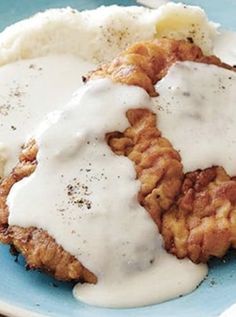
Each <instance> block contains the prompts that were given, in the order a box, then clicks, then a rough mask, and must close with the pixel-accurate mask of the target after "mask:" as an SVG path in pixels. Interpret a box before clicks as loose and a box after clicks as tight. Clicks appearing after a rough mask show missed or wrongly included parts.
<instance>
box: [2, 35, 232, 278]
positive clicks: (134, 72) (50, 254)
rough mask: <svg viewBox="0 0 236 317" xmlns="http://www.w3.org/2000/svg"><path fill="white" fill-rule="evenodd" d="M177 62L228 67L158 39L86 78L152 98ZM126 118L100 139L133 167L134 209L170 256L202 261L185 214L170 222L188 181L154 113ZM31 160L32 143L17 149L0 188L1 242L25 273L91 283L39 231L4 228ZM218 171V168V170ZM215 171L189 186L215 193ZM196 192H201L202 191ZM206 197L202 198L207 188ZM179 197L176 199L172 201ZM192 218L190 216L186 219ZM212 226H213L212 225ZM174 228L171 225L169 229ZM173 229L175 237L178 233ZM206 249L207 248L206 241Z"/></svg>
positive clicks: (194, 50)
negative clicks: (144, 214) (140, 210)
mask: <svg viewBox="0 0 236 317" xmlns="http://www.w3.org/2000/svg"><path fill="white" fill-rule="evenodd" d="M177 60H179V61H184V60H190V61H197V62H204V63H212V64H216V65H219V66H222V67H226V68H230V67H229V66H228V65H225V64H223V63H221V61H220V60H219V59H218V58H216V57H214V56H211V57H205V56H204V55H203V53H202V51H201V50H200V48H198V47H197V46H195V45H194V44H192V43H189V42H187V41H175V40H167V39H162V40H155V41H151V42H144V43H138V44H136V45H134V46H132V47H131V48H129V49H128V50H127V51H125V52H124V53H122V54H121V55H120V56H119V57H118V58H116V59H115V60H114V61H113V62H112V63H111V64H109V65H104V66H103V67H101V68H100V69H99V70H97V71H96V72H93V73H91V74H90V75H89V76H88V77H87V79H89V78H94V77H97V76H101V77H104V76H109V77H110V78H111V79H112V80H113V81H116V82H121V83H126V84H130V85H138V86H140V87H142V88H144V89H145V90H146V91H147V92H148V93H149V94H150V95H151V96H153V95H155V94H156V92H155V90H154V84H155V83H156V82H157V81H158V80H160V79H161V78H162V77H163V76H164V75H165V74H166V72H167V70H168V68H169V67H170V66H171V65H172V64H173V63H174V62H175V61H177ZM127 118H128V121H129V123H130V127H129V128H128V129H126V130H125V131H119V132H117V131H115V132H111V133H108V134H107V135H106V138H107V142H108V144H109V146H110V147H111V149H112V150H113V151H114V152H115V153H116V154H118V155H125V156H127V157H128V158H129V159H130V160H132V161H133V162H134V166H135V169H136V172H137V178H138V179H139V180H140V182H141V189H140V192H139V201H140V204H141V205H142V206H144V207H145V208H146V210H147V211H148V212H149V213H150V215H151V216H152V218H153V220H154V221H155V222H156V223H157V225H158V226H159V229H160V231H162V233H163V236H164V239H165V243H166V246H167V249H168V250H169V251H170V252H172V253H174V254H176V255H177V256H179V257H185V256H189V257H191V259H192V260H193V261H196V262H199V261H201V260H205V259H207V258H208V256H206V257H205V258H204V259H203V257H201V258H200V256H199V254H201V255H202V254H203V253H202V252H200V253H198V255H197V256H195V257H194V256H192V254H197V252H196V250H195V248H196V247H195V246H198V247H199V246H200V247H201V244H197V243H190V242H191V241H195V240H196V238H195V239H194V237H198V236H199V235H200V233H199V235H197V234H195V235H191V230H192V228H193V221H190V223H191V226H189V227H188V226H187V225H186V221H187V219H188V217H187V215H186V213H185V214H183V217H182V218H183V219H182V220H181V221H179V223H178V222H176V221H175V220H173V219H174V217H178V215H181V211H180V210H179V208H180V206H182V204H180V203H179V202H180V201H181V199H182V201H184V199H183V197H185V196H184V194H185V191H184V188H185V189H186V188H187V187H186V186H187V185H186V184H190V183H189V179H191V177H190V176H189V175H190V174H189V175H187V176H185V178H184V175H183V171H182V165H181V160H180V156H179V154H178V152H177V151H175V150H174V149H173V147H172V145H171V144H170V142H169V141H168V140H167V139H165V138H162V137H161V133H160V131H159V130H158V129H157V127H156V116H155V114H153V113H151V112H150V111H148V110H144V109H134V110H129V111H128V112H127ZM36 159H37V145H36V144H35V142H34V141H32V142H30V143H29V144H27V145H26V146H25V148H24V149H23V151H22V153H21V155H20V162H19V164H18V165H17V167H16V168H15V169H14V170H13V172H12V173H11V174H10V175H9V176H8V177H6V179H5V180H4V181H3V182H2V184H1V185H0V240H1V241H2V242H3V243H7V244H11V245H13V246H14V247H15V248H16V249H17V250H18V251H19V252H21V253H22V254H23V255H24V256H25V258H26V261H27V263H28V266H29V267H30V268H33V269H35V268H37V269H43V270H45V271H47V272H50V273H51V274H53V275H54V276H55V277H56V278H57V279H60V280H79V279H82V280H85V281H88V282H92V283H95V282H96V277H95V276H94V275H93V274H92V273H91V272H89V271H88V270H87V269H86V268H84V267H83V265H82V264H81V263H80V262H79V261H78V260H77V259H75V258H74V257H73V256H71V255H70V254H68V253H67V252H66V251H65V250H63V249H62V247H61V246H59V245H57V243H56V241H55V240H54V239H53V238H52V237H50V236H49V235H48V233H46V232H45V231H43V230H41V229H38V228H21V227H17V226H9V225H8V208H7V205H6V199H7V196H8V194H9V191H10V189H11V187H12V186H13V185H14V184H15V183H16V182H18V181H20V180H21V179H22V178H24V177H26V176H28V175H30V174H31V173H33V172H34V170H35V168H37V161H36ZM221 170H222V169H219V171H221ZM215 171H216V169H209V170H208V172H196V173H194V175H196V176H195V178H196V179H198V181H196V182H195V183H197V182H198V183H199V184H202V186H203V184H205V186H210V187H214V186H215V188H216V189H217V188H220V187H219V183H220V182H219V180H218V177H216V176H215V175H216V174H217V173H216V172H215ZM217 171H218V170H217ZM201 173H203V174H204V173H206V175H214V177H213V176H212V178H210V182H211V183H209V181H208V177H209V176H208V177H206V176H204V177H203V176H201V175H203V174H201ZM215 173H216V174H215ZM191 175H192V174H191ZM199 175H200V176H199ZM217 175H218V174H217ZM225 177H226V176H225ZM226 178H227V177H226ZM200 180H201V181H200ZM227 181H228V182H231V183H232V182H234V181H230V179H229V178H227ZM195 183H194V184H195ZM191 184H192V183H191ZM220 184H221V183H220ZM198 186H199V185H196V186H195V185H194V186H193V185H192V190H193V191H194V192H197V191H196V188H198ZM190 187H191V186H190ZM195 187H196V188H195ZM199 188H201V189H202V188H203V187H199ZM204 188H205V187H204ZM222 188H223V187H222ZM206 192H207V193H208V187H207V189H206ZM220 192H222V193H224V192H227V190H225V191H224V190H223V189H221V191H220ZM229 192H230V191H229ZM227 193H228V192H227ZM179 195H180V198H178V197H179ZM186 197H188V196H186ZM196 197H197V194H196V195H195V196H194V199H195V200H196ZM195 200H194V201H195ZM176 201H178V204H176ZM196 201H197V200H196ZM207 204H208V203H206V206H207ZM220 206H221V205H220ZM204 208H205V207H204ZM179 212H180V214H179ZM194 212H195V209H192V211H190V213H192V214H194ZM168 217H169V218H168ZM162 218H163V222H162ZM195 218H196V217H194V215H193V217H192V219H195ZM198 218H199V219H198V221H199V222H202V223H203V226H202V227H199V229H200V231H202V229H203V228H205V227H204V221H203V220H204V217H203V216H202V214H200V215H199V217H198ZM213 220H215V219H213ZM213 223H214V225H215V224H216V222H213ZM175 224H177V225H176V226H175ZM178 228H179V229H180V232H178ZM213 229H214V228H213ZM182 232H183V233H182ZM225 232H226V231H225ZM175 238H176V239H177V240H176V241H178V239H180V240H181V241H182V240H183V243H182V244H181V243H177V242H176V241H175ZM227 239H228V237H227ZM173 241H174V242H173ZM224 241H226V239H224ZM227 241H228V240H227ZM235 244H236V242H235ZM189 245H190V246H192V249H191V250H192V251H191V252H189V251H187V250H188V246H189ZM208 245H209V247H210V240H209V243H208ZM229 245H230V243H228V244H227V247H226V245H225V244H224V245H223V243H219V248H218V250H219V251H218V253H217V254H215V253H216V252H214V254H212V253H209V250H208V251H207V252H208V253H209V255H217V256H221V255H222V254H223V253H224V252H225V251H226V249H227V248H228V246H229ZM214 247H215V245H214ZM181 248H182V249H181ZM180 251H181V252H182V253H181V252H180ZM210 251H211V250H210ZM204 254H205V251H204Z"/></svg>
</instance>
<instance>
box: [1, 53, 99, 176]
mask: <svg viewBox="0 0 236 317" xmlns="http://www.w3.org/2000/svg"><path fill="white" fill-rule="evenodd" d="M93 67H94V65H92V64H90V63H88V62H85V61H83V60H82V59H80V58H78V57H74V56H72V55H51V56H46V57H40V58H36V59H31V60H24V61H23V60H22V61H18V62H15V63H12V64H8V65H6V66H3V67H1V68H0V165H1V166H2V164H1V161H3V160H4V159H5V160H6V161H7V162H6V166H5V174H7V173H9V172H10V170H11V169H12V168H13V167H14V166H15V164H16V162H17V160H18V154H19V151H20V147H21V146H22V145H23V144H24V142H25V141H26V139H27V138H28V137H29V136H30V135H31V134H32V131H33V130H34V129H35V127H36V126H37V125H38V124H39V122H40V121H41V120H42V119H43V118H44V116H45V115H46V114H48V113H49V112H51V111H52V110H54V109H56V108H60V107H62V106H63V105H64V104H65V103H66V102H68V101H69V100H70V98H71V95H72V93H73V92H74V91H75V90H76V89H77V88H78V87H79V86H81V84H82V79H81V76H82V75H84V74H86V73H87V72H88V71H89V70H91V69H92V68H93ZM2 174H3V171H0V177H1V175H2Z"/></svg>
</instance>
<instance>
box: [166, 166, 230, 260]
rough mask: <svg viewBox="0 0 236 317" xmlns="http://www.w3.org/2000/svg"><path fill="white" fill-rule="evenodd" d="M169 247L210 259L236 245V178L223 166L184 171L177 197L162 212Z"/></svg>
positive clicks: (195, 257) (180, 255)
mask: <svg viewBox="0 0 236 317" xmlns="http://www.w3.org/2000/svg"><path fill="white" fill-rule="evenodd" d="M161 230H162V235H163V238H164V241H165V246H166V249H167V250H168V251H169V252H171V253H173V254H175V255H176V256H177V257H178V258H184V257H189V258H190V259H191V260H192V261H193V262H196V263H199V262H207V261H208V260H209V258H210V257H211V256H216V257H222V256H223V255H225V253H226V252H227V250H228V249H229V248H230V247H236V181H235V179H231V178H230V177H229V176H228V175H227V174H226V172H225V170H224V169H223V168H221V167H214V168H209V169H206V170H204V171H196V172H192V173H188V174H186V175H185V178H184V182H183V185H182V188H181V194H180V196H179V197H178V201H177V203H176V204H174V205H173V206H172V207H171V209H170V210H169V211H167V212H166V213H164V214H163V218H162V228H161Z"/></svg>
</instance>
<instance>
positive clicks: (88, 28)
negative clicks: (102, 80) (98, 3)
mask: <svg viewBox="0 0 236 317" xmlns="http://www.w3.org/2000/svg"><path fill="white" fill-rule="evenodd" d="M216 34H217V32H216V27H215V25H214V24H213V23H211V22H209V21H208V19H207V16H206V14H205V13H204V11H203V10H202V9H200V8H199V7H193V6H185V5H183V4H174V3H168V4H167V5H164V6H162V7H160V8H159V9H147V8H144V7H120V6H116V5H114V6H109V7H104V6H103V7H100V8H98V9H96V10H89V11H82V12H79V11H77V10H74V9H71V8H65V9H51V10H47V11H45V12H43V13H38V14H36V15H35V16H33V17H31V18H29V19H26V20H23V21H20V22H18V23H16V24H13V25H12V26H10V27H8V28H6V30H5V31H3V32H2V33H1V34H0V65H3V64H7V63H10V62H13V61H16V60H18V59H27V58H34V57H39V56H44V55H47V54H53V53H56V54H57V53H72V54H76V55H79V56H80V57H82V58H85V59H86V60H89V61H92V62H95V63H103V62H108V61H110V60H112V59H113V58H114V57H115V56H116V55H117V54H118V53H119V52H120V51H122V50H124V49H125V48H127V47H128V46H129V45H131V44H133V43H135V42H138V41H144V40H152V39H154V38H155V37H171V38H175V39H186V38H191V39H193V41H194V42H195V43H196V44H197V45H198V46H200V47H201V48H202V50H203V52H204V53H205V54H208V53H211V49H212V43H213V39H214V36H215V35H216Z"/></svg>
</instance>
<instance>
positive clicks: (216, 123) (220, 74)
mask: <svg viewBox="0 0 236 317" xmlns="http://www.w3.org/2000/svg"><path fill="white" fill-rule="evenodd" d="M156 90H157V91H158V92H159V94H160V96H159V97H157V98H154V101H155V104H156V106H155V111H156V112H157V113H158V127H159V128H160V130H161V131H162V134H163V136H165V137H167V138H168V139H169V140H170V142H171V143H172V144H173V146H174V147H175V149H177V150H178V151H179V152H180V155H181V158H182V163H183V166H184V170H185V172H190V171H194V170H197V169H204V168H207V167H211V166H215V165H219V166H224V168H225V169H226V171H227V172H228V173H229V174H230V175H232V176H233V175H236V164H235V162H236V73H235V72H233V71H229V70H226V69H223V68H220V67H217V66H214V65H205V64H199V63H193V62H182V63H180V62H178V63H176V64H175V65H174V66H172V67H171V69H170V70H169V72H168V74H167V76H166V77H165V78H163V79H162V80H161V81H160V82H159V83H158V84H157V85H156Z"/></svg>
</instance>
